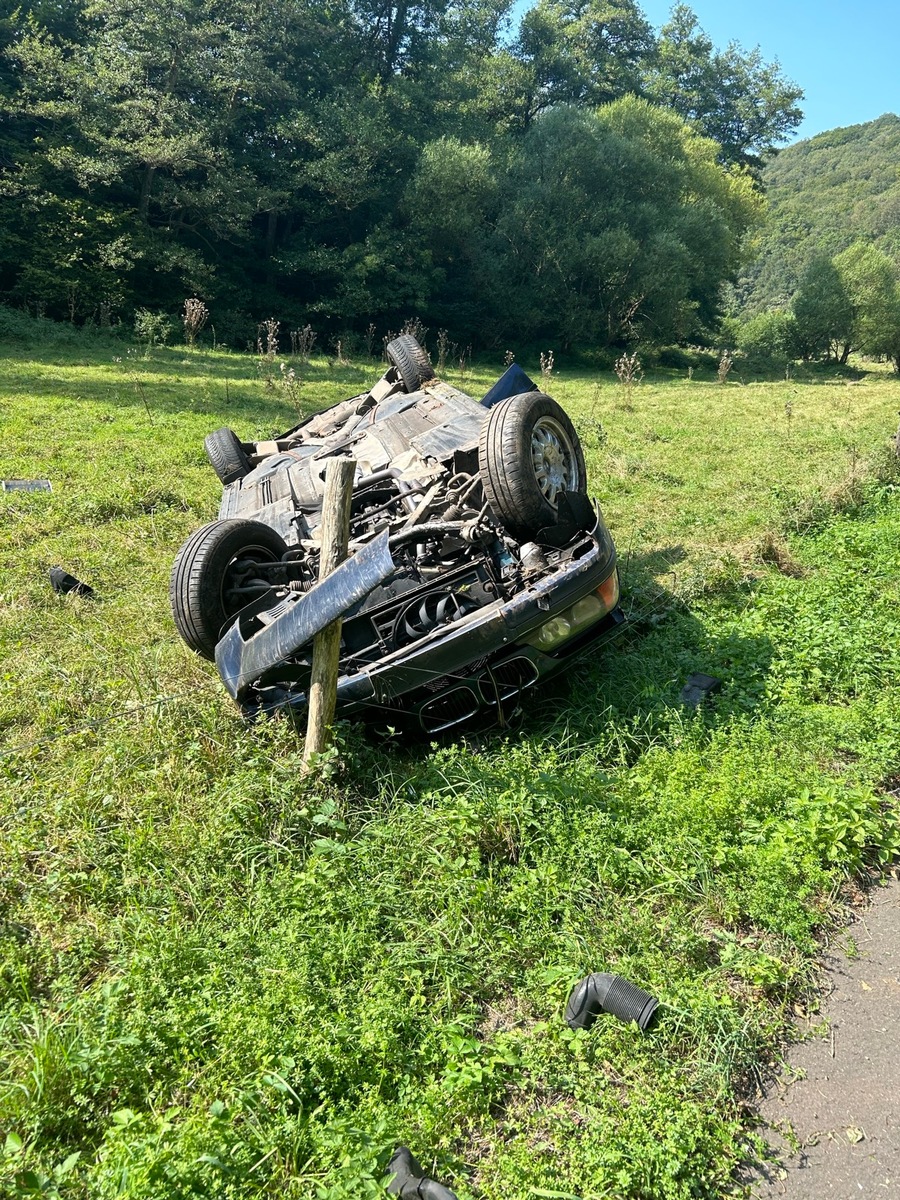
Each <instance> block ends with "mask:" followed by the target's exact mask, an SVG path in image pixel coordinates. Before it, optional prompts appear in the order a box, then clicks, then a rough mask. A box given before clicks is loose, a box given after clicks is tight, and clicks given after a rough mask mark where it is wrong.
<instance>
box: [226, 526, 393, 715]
mask: <svg viewBox="0 0 900 1200" xmlns="http://www.w3.org/2000/svg"><path fill="white" fill-rule="evenodd" d="M394 568H395V564H394V560H393V558H391V553H390V550H389V548H388V534H387V531H385V532H384V533H380V534H379V535H378V536H377V537H376V538H374V539H373V540H372V541H371V542H369V543H368V544H367V545H366V546H363V548H362V549H361V550H358V551H357V552H356V554H354V555H353V557H352V558H349V559H347V561H346V562H344V563H341V565H340V566H339V567H338V568H337V569H336V570H334V571H332V573H331V574H330V575H329V576H328V577H327V578H326V579H323V580H322V581H321V582H320V583H317V584H316V585H315V586H314V587H313V588H311V589H310V590H309V591H308V592H306V593H305V594H303V595H296V594H292V593H289V594H288V595H287V596H285V597H284V598H283V599H281V600H279V601H278V603H277V604H275V605H273V606H272V609H271V610H270V613H271V615H273V617H274V619H273V620H271V621H270V622H269V623H268V624H267V625H265V626H264V627H263V628H262V629H260V630H259V631H258V632H256V633H254V634H252V635H251V636H249V637H247V638H245V637H244V634H243V631H242V629H241V619H240V616H238V619H237V620H236V621H235V622H234V624H233V625H232V626H231V627H230V629H229V630H228V632H227V633H226V634H225V636H224V637H223V638H221V640H220V641H219V643H218V645H217V646H216V666H217V667H218V670H219V674H220V675H221V676H222V681H223V682H224V684H225V687H226V688H227V690H228V693H229V695H230V696H232V698H233V699H235V700H240V699H241V698H242V697H243V696H245V695H246V693H247V691H248V690H249V688H250V687H251V686H252V684H253V683H255V682H256V681H257V680H258V679H259V678H260V676H261V675H263V673H264V672H266V671H268V670H271V668H273V667H276V666H279V665H280V664H281V663H282V662H284V660H285V659H286V658H288V657H289V656H290V655H292V654H295V653H296V652H297V651H298V650H299V649H300V648H301V646H305V645H307V644H308V643H309V642H310V641H312V639H313V638H314V637H315V635H316V634H317V633H320V632H321V631H322V630H323V629H324V628H325V626H326V625H330V624H331V623H332V621H335V620H337V618H338V617H340V616H342V615H343V614H344V613H345V612H346V611H347V609H348V608H350V607H351V606H352V605H354V604H356V603H358V602H359V601H360V600H362V599H364V597H366V596H368V594H369V592H371V591H372V589H373V588H376V587H377V586H378V584H379V583H382V582H383V581H384V580H385V579H387V577H388V576H389V575H390V574H391V572H392V571H393V570H394ZM256 615H257V616H259V615H260V614H258V613H257V614H256Z"/></svg>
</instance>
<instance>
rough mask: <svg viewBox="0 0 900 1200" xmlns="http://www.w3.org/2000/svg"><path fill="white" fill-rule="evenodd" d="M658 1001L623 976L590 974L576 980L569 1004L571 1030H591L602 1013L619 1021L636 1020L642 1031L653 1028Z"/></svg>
mask: <svg viewBox="0 0 900 1200" xmlns="http://www.w3.org/2000/svg"><path fill="white" fill-rule="evenodd" d="M657 1008H659V1001H658V1000H657V999H656V997H655V996H651V994H650V993H649V992H645V991H644V989H643V988H639V987H635V985H634V984H633V983H629V982H628V980H627V979H623V978H622V976H621V975H600V974H595V975H588V976H587V977H586V978H585V979H582V980H581V982H580V983H576V985H575V987H574V988H573V989H572V993H571V995H570V996H569V1002H568V1004H567V1005H566V1024H567V1025H568V1026H569V1028H570V1029H590V1027H591V1026H592V1025H593V1023H594V1022H595V1021H596V1019H597V1017H598V1016H599V1015H600V1014H601V1013H611V1014H612V1015H613V1016H614V1017H618V1018H619V1020H620V1021H637V1023H638V1026H639V1028H640V1030H641V1033H646V1032H647V1030H648V1029H649V1028H650V1025H651V1023H652V1021H653V1018H654V1016H655V1015H656V1010H657Z"/></svg>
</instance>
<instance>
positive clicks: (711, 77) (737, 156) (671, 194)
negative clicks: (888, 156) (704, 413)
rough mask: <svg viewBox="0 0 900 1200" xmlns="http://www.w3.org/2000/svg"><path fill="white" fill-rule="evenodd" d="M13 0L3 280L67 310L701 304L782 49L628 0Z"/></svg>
mask: <svg viewBox="0 0 900 1200" xmlns="http://www.w3.org/2000/svg"><path fill="white" fill-rule="evenodd" d="M510 8H511V3H510V0H460V2H459V3H454V4H450V3H449V2H448V0H420V2H419V3H414V4H410V3H408V2H406V0H399V2H398V3H391V2H390V0H387V2H386V0H329V2H328V3H327V4H326V3H325V2H324V0H269V2H268V3H266V4H262V3H259V2H258V0H250V2H249V3H247V2H246V0H244V2H242V3H236V0H215V3H213V2H212V0H175V2H174V3H173V4H171V5H167V6H165V7H160V6H159V5H157V4H155V3H154V4H151V3H149V2H148V0H57V2H55V3H52V4H50V3H46V0H26V3H25V4H22V5H17V6H16V7H15V8H13V7H12V5H7V8H6V12H5V14H4V16H3V18H2V21H0V29H2V36H3V39H4V43H5V52H4V55H3V58H2V63H0V89H2V95H0V103H2V106H3V116H4V120H3V123H2V127H0V299H3V300H5V302H6V303H11V304H15V305H18V306H20V307H25V308H27V309H29V310H30V311H32V312H36V313H46V314H47V315H50V316H54V317H58V318H59V317H61V318H67V319H69V320H72V321H73V322H75V323H83V322H86V321H93V322H97V323H106V322H114V321H116V320H121V319H124V320H129V319H130V317H131V314H133V312H134V311H135V309H138V308H142V309H149V310H157V311H168V312H170V313H176V312H178V311H179V310H180V307H181V304H182V301H183V299H184V297H185V296H186V295H193V294H196V295H198V296H200V297H202V298H203V299H204V300H205V302H206V303H207V304H208V305H209V306H210V308H211V310H212V312H213V315H214V320H215V323H216V327H217V332H218V336H219V338H220V340H226V341H231V342H233V343H234V344H238V345H242V344H244V342H245V341H246V339H247V337H248V336H252V335H253V333H254V331H255V329H256V322H257V321H258V320H259V319H260V318H261V317H263V316H268V315H270V314H275V315H277V316H278V317H279V319H281V320H282V321H285V322H290V323H297V324H301V323H303V322H306V321H312V322H313V323H314V324H315V325H316V326H317V327H319V328H323V329H328V330H331V331H332V332H339V331H342V330H346V331H351V330H356V331H360V330H363V329H365V328H366V327H367V326H368V325H369V324H370V323H372V322H376V323H378V324H379V325H380V326H381V325H390V324H391V323H393V324H394V325H395V327H396V324H397V323H398V322H400V321H402V319H403V318H404V317H407V316H409V315H410V314H412V313H417V314H419V315H420V316H422V317H423V318H424V319H425V320H426V321H428V322H430V323H433V324H435V325H439V326H442V327H445V328H448V329H449V330H450V331H451V333H452V334H453V336H455V337H458V338H460V339H465V340H467V341H471V342H472V343H473V344H475V345H478V344H499V343H500V342H502V341H503V340H504V339H508V338H510V337H513V336H515V337H517V338H518V339H519V340H520V341H521V340H527V339H535V338H551V339H553V340H554V341H555V342H556V343H558V344H560V345H562V344H572V343H585V342H589V343H591V344H601V345H602V344H610V343H620V342H622V341H626V340H628V339H630V338H633V337H636V336H641V337H644V338H649V339H651V340H654V341H660V342H665V341H673V340H677V339H679V338H685V337H689V336H696V335H697V334H698V333H702V331H703V330H704V329H708V328H709V327H710V326H711V325H712V324H713V323H714V322H715V320H716V318H717V315H718V309H719V297H720V294H721V285H722V283H723V281H726V280H732V279H734V278H735V277H736V275H737V272H738V270H739V268H740V266H741V262H742V253H743V252H742V249H741V247H742V245H743V244H744V242H745V235H746V233H747V231H748V230H749V229H751V228H752V227H753V226H754V225H755V224H756V223H757V222H758V221H759V219H760V215H761V211H762V201H761V196H760V191H759V188H758V186H757V182H756V181H757V179H758V176H759V171H760V168H761V164H762V162H763V160H764V158H765V156H766V155H767V154H769V153H770V152H771V151H772V150H773V148H774V147H776V146H777V145H778V144H779V143H780V142H781V141H783V140H784V139H785V138H786V137H787V136H788V135H789V134H790V132H791V130H792V129H793V128H794V127H795V126H796V124H797V122H798V121H799V119H800V112H799V109H798V107H797V102H798V100H799V98H800V92H799V90H798V89H797V88H796V87H795V86H794V85H793V84H792V83H791V82H790V81H789V80H786V79H785V78H784V77H783V75H782V73H781V71H780V68H779V67H778V65H777V63H766V62H765V61H764V60H763V59H762V57H761V55H760V52H759V51H758V50H753V51H750V52H746V51H744V50H742V49H741V48H740V47H738V46H736V45H730V46H729V47H727V48H726V49H725V50H717V49H716V48H715V47H714V46H713V44H712V42H711V41H710V40H709V39H708V38H707V37H706V35H705V34H704V33H703V31H702V30H701V29H700V28H699V26H698V24H697V20H696V17H695V16H694V14H693V13H692V11H691V10H690V9H689V8H687V7H686V6H684V5H679V6H677V7H676V8H675V9H673V12H672V17H671V20H670V21H669V23H667V24H666V25H665V26H663V28H662V29H661V30H658V31H656V30H654V29H653V28H652V27H651V26H650V24H649V23H648V22H647V20H646V19H645V17H644V15H643V13H642V12H641V10H640V8H639V6H638V5H637V4H636V3H634V2H633V0H609V2H606V0H575V2H569V0H538V3H537V4H536V5H535V6H534V7H533V8H531V9H530V10H529V11H528V12H527V13H526V14H525V17H524V18H523V20H522V22H521V25H520V27H519V28H518V30H514V29H513V28H512V26H511V24H510Z"/></svg>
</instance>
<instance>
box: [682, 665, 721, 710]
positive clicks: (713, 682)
mask: <svg viewBox="0 0 900 1200" xmlns="http://www.w3.org/2000/svg"><path fill="white" fill-rule="evenodd" d="M721 690H722V680H721V679H716V677H715V675H704V674H703V672H702V671H697V672H695V674H693V675H691V676H690V677H689V678H688V681H687V683H686V684H685V685H684V687H683V688H682V689H681V696H680V700H681V703H682V704H686V705H687V706H688V708H698V707H699V706H700V705H701V704H702V703H703V701H704V700H706V699H708V698H709V697H710V696H713V695H715V693H716V692H719V691H721Z"/></svg>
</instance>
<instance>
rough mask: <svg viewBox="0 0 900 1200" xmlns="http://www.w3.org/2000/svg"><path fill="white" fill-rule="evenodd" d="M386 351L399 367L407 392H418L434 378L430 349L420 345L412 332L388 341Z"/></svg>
mask: <svg viewBox="0 0 900 1200" xmlns="http://www.w3.org/2000/svg"><path fill="white" fill-rule="evenodd" d="M385 352H386V354H387V356H388V358H389V359H390V361H391V362H392V363H393V364H394V366H395V367H396V368H397V371H398V372H399V374H400V378H401V379H402V380H403V386H404V388H405V389H406V391H407V392H417V391H419V389H420V388H421V386H422V384H423V383H427V382H428V380H429V379H434V367H432V365H431V359H430V358H429V357H428V351H427V350H425V349H424V347H422V346H420V345H419V343H418V342H417V341H416V339H415V338H414V337H413V336H412V334H409V333H402V334H401V335H400V337H397V338H394V340H393V341H392V342H388V344H387V347H386V351H385Z"/></svg>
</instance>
